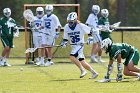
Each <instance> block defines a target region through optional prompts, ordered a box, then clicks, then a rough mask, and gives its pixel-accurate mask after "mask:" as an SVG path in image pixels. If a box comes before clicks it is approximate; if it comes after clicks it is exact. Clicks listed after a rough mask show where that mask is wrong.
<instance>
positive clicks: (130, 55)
mask: <svg viewBox="0 0 140 93" xmlns="http://www.w3.org/2000/svg"><path fill="white" fill-rule="evenodd" d="M101 48H102V49H103V50H105V52H106V53H109V57H110V58H109V59H110V61H109V64H108V70H107V74H106V76H105V82H109V81H110V74H111V72H112V70H113V61H115V59H116V60H117V69H118V73H117V77H116V80H117V81H121V80H122V64H121V62H122V61H121V60H122V59H125V61H124V63H123V64H124V71H123V74H124V75H126V76H137V77H138V79H139V80H140V68H137V67H135V65H138V61H139V53H138V50H137V49H136V48H135V47H133V46H131V45H129V44H126V43H115V44H113V43H112V41H111V40H110V39H109V38H106V39H104V40H103V41H102V44H101Z"/></svg>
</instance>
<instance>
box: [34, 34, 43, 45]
mask: <svg viewBox="0 0 140 93" xmlns="http://www.w3.org/2000/svg"><path fill="white" fill-rule="evenodd" d="M33 44H34V47H41V45H42V37H41V36H33Z"/></svg>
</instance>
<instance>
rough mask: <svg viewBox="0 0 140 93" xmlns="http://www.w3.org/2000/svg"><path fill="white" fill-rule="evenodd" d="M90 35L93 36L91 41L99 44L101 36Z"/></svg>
mask: <svg viewBox="0 0 140 93" xmlns="http://www.w3.org/2000/svg"><path fill="white" fill-rule="evenodd" d="M92 36H93V43H99V44H101V37H100V35H99V34H92Z"/></svg>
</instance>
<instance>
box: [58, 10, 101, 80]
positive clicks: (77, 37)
mask: <svg viewBox="0 0 140 93" xmlns="http://www.w3.org/2000/svg"><path fill="white" fill-rule="evenodd" d="M67 22H68V23H67V24H66V25H65V27H64V36H63V41H62V43H61V45H62V47H65V46H66V44H67V42H68V40H69V41H70V44H71V48H72V50H71V53H70V60H71V61H72V62H74V64H75V65H76V66H77V67H78V68H79V69H80V71H81V75H80V78H82V77H84V76H85V75H86V74H87V72H86V71H85V69H87V70H89V71H90V72H91V78H93V79H94V78H96V77H97V76H98V73H97V72H96V71H94V70H93V68H92V67H91V66H90V65H89V64H88V63H87V62H86V61H85V57H84V54H83V49H84V34H89V33H90V30H91V28H90V27H88V26H86V25H84V24H83V23H80V22H79V21H78V20H77V13H76V12H71V13H69V14H68V16H67Z"/></svg>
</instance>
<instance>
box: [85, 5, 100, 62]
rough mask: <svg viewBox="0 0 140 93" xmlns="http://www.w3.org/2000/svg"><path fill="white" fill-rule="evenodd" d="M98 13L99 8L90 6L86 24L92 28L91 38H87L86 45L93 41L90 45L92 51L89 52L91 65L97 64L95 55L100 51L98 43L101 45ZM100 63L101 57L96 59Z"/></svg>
mask: <svg viewBox="0 0 140 93" xmlns="http://www.w3.org/2000/svg"><path fill="white" fill-rule="evenodd" d="M99 12H100V7H99V6H98V5H93V6H92V13H91V14H90V15H89V17H88V19H87V21H86V24H87V25H88V26H89V27H91V28H92V30H91V34H92V37H89V38H88V40H87V43H88V44H90V43H91V41H93V45H92V50H91V63H93V62H98V61H97V59H96V58H95V55H96V54H97V52H98V51H99V49H100V43H101V38H100V35H99V26H98V17H97V15H98V13H99ZM98 60H99V61H100V62H101V61H102V60H101V56H100V57H99V59H98Z"/></svg>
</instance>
